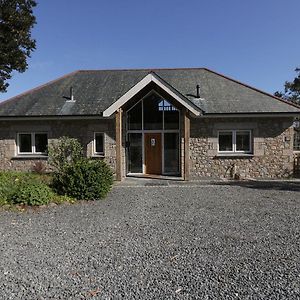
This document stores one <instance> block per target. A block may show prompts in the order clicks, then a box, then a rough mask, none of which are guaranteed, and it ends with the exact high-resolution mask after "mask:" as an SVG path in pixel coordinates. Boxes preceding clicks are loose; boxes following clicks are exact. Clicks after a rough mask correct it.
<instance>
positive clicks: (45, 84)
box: [0, 70, 80, 106]
mask: <svg viewBox="0 0 300 300" xmlns="http://www.w3.org/2000/svg"><path fill="white" fill-rule="evenodd" d="M78 72H80V70H76V71H73V72H70V73H67V74H65V75H63V76H60V77H58V78H56V79H53V80H50V81H48V82H46V83H43V84H41V85H39V86H37V87H35V88H32V89H29V90H27V91H25V92H23V93H21V94H19V95H16V96H13V97H11V98H8V99H6V100H4V101H1V102H0V106H1V105H3V104H5V103H7V102H13V101H16V100H18V98H20V97H22V96H25V95H28V94H31V93H33V92H36V91H38V90H40V89H42V88H44V87H46V86H49V85H51V84H53V83H55V82H57V81H59V80H61V79H64V78H67V77H70V76H72V75H75V74H76V73H78Z"/></svg>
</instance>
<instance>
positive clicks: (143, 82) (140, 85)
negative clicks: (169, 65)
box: [103, 74, 200, 117]
mask: <svg viewBox="0 0 300 300" xmlns="http://www.w3.org/2000/svg"><path fill="white" fill-rule="evenodd" d="M151 82H154V83H155V84H156V85H158V86H159V87H160V88H162V89H163V90H164V91H165V92H166V93H168V94H169V95H170V96H171V97H173V98H174V99H175V100H176V101H178V102H179V103H180V104H181V105H182V106H184V107H185V108H187V109H188V110H189V111H190V112H192V113H193V114H194V115H195V116H200V111H199V110H197V109H196V108H194V107H193V106H192V105H190V104H189V103H187V102H186V101H185V100H183V99H182V98H181V97H179V96H178V95H176V94H175V93H174V92H173V91H172V90H171V89H170V88H169V87H168V86H166V85H165V84H163V83H162V82H161V80H159V78H157V77H156V76H155V75H154V74H148V75H147V76H146V77H144V78H143V79H142V80H141V81H139V82H138V83H137V84H136V85H135V86H133V87H132V88H131V89H130V90H129V91H128V92H127V93H125V94H124V95H123V96H122V97H120V98H119V99H118V100H117V101H116V102H114V103H113V104H112V105H111V106H109V107H108V108H107V109H106V110H105V111H104V112H103V116H104V117H110V116H111V115H112V114H113V113H115V112H116V111H117V109H119V108H120V107H122V106H123V105H124V104H125V103H126V102H127V101H129V100H130V99H131V98H132V97H133V96H135V95H136V94H137V93H138V92H139V91H141V90H142V89H143V88H144V87H146V86H147V85H148V84H149V83H151Z"/></svg>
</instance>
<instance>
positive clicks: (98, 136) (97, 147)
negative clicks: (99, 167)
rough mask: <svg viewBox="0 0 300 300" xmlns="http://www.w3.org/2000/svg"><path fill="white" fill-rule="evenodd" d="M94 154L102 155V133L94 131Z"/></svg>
mask: <svg viewBox="0 0 300 300" xmlns="http://www.w3.org/2000/svg"><path fill="white" fill-rule="evenodd" d="M94 155H104V133H103V132H95V133H94Z"/></svg>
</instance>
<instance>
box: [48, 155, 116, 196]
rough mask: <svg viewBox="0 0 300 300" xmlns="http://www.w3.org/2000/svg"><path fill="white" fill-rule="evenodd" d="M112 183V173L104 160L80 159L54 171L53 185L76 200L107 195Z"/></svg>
mask: <svg viewBox="0 0 300 300" xmlns="http://www.w3.org/2000/svg"><path fill="white" fill-rule="evenodd" d="M112 184H113V174H112V171H111V169H110V168H109V167H108V165H107V164H106V163H105V162H104V161H95V160H89V159H81V160H80V161H77V162H75V163H74V164H69V165H68V166H66V167H65V169H64V172H63V173H55V174H54V178H53V186H54V188H55V190H56V191H57V192H58V193H60V194H65V195H68V196H69V197H73V198H76V199H78V200H98V199H100V198H103V197H105V196H106V195H107V193H108V192H109V191H110V189H111V187H112Z"/></svg>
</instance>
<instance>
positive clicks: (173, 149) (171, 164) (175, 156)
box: [164, 132, 179, 173]
mask: <svg viewBox="0 0 300 300" xmlns="http://www.w3.org/2000/svg"><path fill="white" fill-rule="evenodd" d="M164 160H165V170H164V172H165V173H179V134H178V133H175V132H174V133H173V132H172V133H165V134H164Z"/></svg>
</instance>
